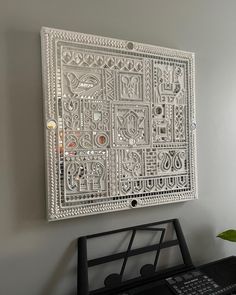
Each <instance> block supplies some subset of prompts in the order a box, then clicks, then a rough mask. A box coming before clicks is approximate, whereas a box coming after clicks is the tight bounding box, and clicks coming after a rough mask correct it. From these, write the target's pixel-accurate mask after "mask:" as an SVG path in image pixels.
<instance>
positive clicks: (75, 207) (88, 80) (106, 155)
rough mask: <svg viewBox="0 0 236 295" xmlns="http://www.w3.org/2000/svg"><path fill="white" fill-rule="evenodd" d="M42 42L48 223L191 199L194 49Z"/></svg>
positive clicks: (103, 41)
mask: <svg viewBox="0 0 236 295" xmlns="http://www.w3.org/2000/svg"><path fill="white" fill-rule="evenodd" d="M41 44H42V67H43V88H44V116H45V139H46V181H47V196H48V197H47V205H48V209H47V212H48V219H49V220H58V219H65V218H72V217H77V216H85V215H91V214H98V213H105V212H113V211H117V210H125V209H130V208H140V207H145V206H152V205H158V204H167V203H174V202H179V201H186V200H193V199H196V198H197V176H196V119H195V92H194V83H195V69H194V53H190V52H184V51H179V50H173V49H168V48H162V47H157V46H152V45H146V44H141V43H137V42H131V41H125V40H118V39H112V38H106V37H100V36H95V35H87V34H82V33H75V32H70V31H64V30H58V29H52V28H46V27H43V28H42V30H41ZM95 59H96V61H95ZM104 60H105V62H104ZM109 60H110V61H109ZM92 63H93V64H92ZM72 69H73V70H72ZM109 79H110V80H109ZM90 89H91V90H90ZM114 93H115V94H114ZM109 95H110V96H109ZM111 96H112V97H111ZM78 104H79V106H78ZM94 104H95V105H94ZM85 105H86V106H85ZM75 107H76V108H77V109H76V110H77V112H76V114H75V113H73V112H74V111H75ZM92 108H95V109H96V110H99V111H96V112H94V113H92V114H93V117H91V116H90V115H91V114H90V113H91V112H92V111H91V110H92ZM101 108H102V110H101ZM103 108H104V109H105V111H104V110H103ZM86 112H87V113H86ZM89 112H90V113H89ZM85 114H87V117H85ZM89 114H90V115H89ZM104 114H105V115H104ZM160 114H162V115H161V116H160ZM82 115H83V118H82ZM106 115H108V117H107V118H108V119H106V117H105V116H106ZM73 116H74V117H73ZM89 116H90V117H89ZM96 116H97V117H96ZM101 116H103V117H102V118H103V119H104V118H105V119H104V121H102V119H101ZM74 118H76V119H74ZM78 118H79V119H78ZM96 120H97V121H98V123H101V124H103V125H99V127H96V126H98V125H96V124H98V123H97V121H96ZM99 120H100V121H101V122H100V121H99ZM177 120H179V121H177ZM154 121H155V122H154ZM72 123H73V127H71V126H72ZM86 124H87V125H86ZM89 124H90V125H89ZM106 124H107V127H106ZM82 125H83V127H81V126H82ZM154 125H155V126H154ZM68 126H69V127H68ZM78 126H79V127H78ZM92 126H93V128H92ZM94 126H95V127H94ZM108 126H109V127H108ZM73 128H74V129H73ZM86 128H87V129H86ZM89 128H90V129H91V130H92V129H93V130H95V131H93V132H92V131H91V133H89V132H90V129H89ZM99 128H100V129H99ZM178 128H179V129H178ZM85 129H86V130H87V131H84V130H85ZM76 130H78V131H76ZM88 130H89V131H88ZM98 130H102V132H100V131H98ZM137 130H138V131H137ZM157 130H158V131H157ZM76 132H77V133H76ZM83 132H84V134H85V135H86V134H87V136H88V134H90V135H89V136H90V137H89V136H88V137H87V138H90V141H89V144H91V145H92V146H91V147H90V146H89V145H88V148H86V140H85V141H83V146H82V145H81V146H80V145H79V142H82V141H81V137H82V136H83ZM86 132H87V133H86ZM127 134H128V135H127ZM130 134H131V135H132V134H133V135H132V136H131V135H130ZM137 134H138V135H137ZM176 134H179V135H176ZM128 136H130V138H129V137H128ZM138 136H139V137H138ZM68 138H69V139H68ZM91 138H92V139H91ZM72 139H73V140H74V141H73V140H72ZM68 140H71V141H68ZM92 141H93V142H92ZM68 142H69V143H68ZM72 144H73V145H72ZM75 146H76V147H77V149H76V148H74V147H75ZM154 158H155V160H153V159H154ZM95 159H96V160H95ZM147 159H151V160H150V161H149V160H147ZM70 161H71V162H70ZM148 161H149V162H148ZM152 161H153V162H152ZM86 165H87V166H86ZM124 165H125V166H124ZM68 166H69V168H68ZM123 166H124V167H123ZM122 169H123V170H122ZM86 171H87V172H86ZM153 171H154V172H153ZM66 173H67V174H66ZM86 173H87V174H86ZM99 173H100V174H99ZM101 173H102V174H103V176H101ZM104 173H105V174H104ZM122 173H123V174H124V175H121V174H122ZM153 173H154V174H153ZM155 173H156V174H155ZM72 174H73V175H72ZM104 175H105V176H104ZM153 175H154V176H153ZM65 176H66V177H65ZM95 177H99V179H98V180H96V181H95ZM101 177H103V178H101ZM122 177H123V178H122ZM85 178H86V179H85ZM101 179H102V180H101ZM163 181H164V186H163ZM173 183H174V184H173ZM152 185H154V186H152ZM140 188H141V189H140ZM89 189H90V190H92V191H91V192H89ZM124 191H127V193H124Z"/></svg>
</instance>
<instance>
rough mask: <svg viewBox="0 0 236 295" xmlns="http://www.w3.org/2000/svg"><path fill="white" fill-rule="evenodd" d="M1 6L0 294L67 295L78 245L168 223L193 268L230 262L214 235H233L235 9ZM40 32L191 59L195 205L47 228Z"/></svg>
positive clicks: (110, 2) (233, 5)
mask: <svg viewBox="0 0 236 295" xmlns="http://www.w3.org/2000/svg"><path fill="white" fill-rule="evenodd" d="M0 2H1V3H0V4H1V6H0V102H1V106H0V138H1V140H0V151H1V152H0V196H1V198H0V200H1V205H0V237H1V240H0V294H4V295H23V294H24V295H25V294H27V295H28V294H29V295H47V294H48V295H51V294H57V295H60V294H73V291H74V290H75V286H76V281H75V242H74V241H75V239H76V238H77V237H78V236H80V235H84V234H90V233H95V232H98V231H105V230H110V229H114V228H120V227H123V226H131V225H136V224H141V223H147V222H153V221H156V220H162V219H166V218H174V217H178V218H180V221H181V224H182V226H183V229H184V232H185V234H186V238H187V242H188V244H189V247H190V251H191V254H192V257H193V260H194V262H195V263H196V264H199V263H203V262H205V261H209V260H213V259H216V258H220V257H224V256H227V255H232V254H234V253H235V251H236V245H235V244H229V243H227V242H223V241H220V240H217V239H216V238H215V236H216V234H217V233H218V232H219V231H222V230H224V229H226V228H229V227H236V221H235V207H236V199H235V197H236V173H235V171H236V159H235V151H236V139H235V134H236V132H235V129H236V128H235V127H236V116H235V114H236V99H235V96H236V87H235V85H236V37H235V32H236V17H235V12H236V2H235V1H234V0H225V1H221V0H178V1H176V0H143V1H142V0H93V1H92V0H76V1H75V0H74V1H72V0H68V1H61V0H47V1H45V0H41V1H36V0H21V1H18V0H8V1H3V0H1V1H0ZM41 26H49V27H56V28H61V29H68V30H74V31H80V32H84V33H92V34H97V35H104V36H109V37H115V38H121V39H128V40H134V41H139V42H144V43H150V44H156V45H159V46H165V47H171V48H177V49H182V50H186V51H193V52H195V53H196V102H197V121H198V170H199V200H198V201H193V202H187V203H182V204H176V205H165V206H159V207H152V208H145V209H137V210H130V211H125V212H117V213H113V214H103V215H98V216H91V217H83V218H77V219H73V220H66V221H60V222H54V223H47V221H46V218H45V183H44V142H43V115H42V82H41V60H40V38H39V31H40V28H41ZM73 259H74V260H73Z"/></svg>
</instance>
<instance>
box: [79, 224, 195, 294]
mask: <svg viewBox="0 0 236 295" xmlns="http://www.w3.org/2000/svg"><path fill="white" fill-rule="evenodd" d="M167 224H172V225H173V228H174V231H175V233H176V238H175V239H172V240H168V241H163V239H164V235H165V231H166V229H165V228H164V227H163V226H164V225H167ZM138 231H154V232H156V231H158V232H160V239H159V242H158V243H156V244H154V245H149V246H145V247H140V248H135V249H132V244H133V241H134V239H135V235H136V233H137V232H138ZM121 232H130V234H131V235H130V240H129V243H128V247H127V250H126V251H124V252H119V253H116V254H112V255H107V256H103V257H98V258H95V259H91V260H88V259H87V240H89V239H98V238H100V237H104V236H110V235H114V234H118V233H121ZM174 246H179V248H180V252H181V255H182V259H183V264H181V265H178V266H175V267H171V268H167V269H165V270H161V271H158V270H157V269H156V268H157V263H158V258H159V254H160V251H161V250H162V249H166V248H170V247H174ZM153 251H155V252H156V255H155V259H154V262H153V264H146V265H144V266H143V267H142V268H141V270H140V274H141V275H140V276H139V277H137V278H134V279H130V280H127V281H123V274H124V271H125V267H126V263H127V260H128V258H129V257H132V256H135V255H140V254H144V253H147V252H153ZM120 259H123V263H122V266H121V269H120V272H119V273H116V274H115V273H113V274H110V275H109V276H107V277H106V279H105V281H104V287H103V288H100V289H96V290H93V291H89V283H88V269H89V268H90V267H94V266H97V265H101V264H104V263H108V262H112V261H115V260H120ZM191 268H193V263H192V259H191V257H190V254H189V250H188V247H187V244H186V241H185V238H184V235H183V232H182V229H181V226H180V223H179V220H178V219H170V220H164V221H160V222H154V223H149V224H142V225H138V226H133V227H127V228H122V229H118V230H113V231H108V232H103V233H98V234H94V235H89V236H83V237H80V238H78V266H77V295H95V294H104V295H106V294H107V295H108V294H109V295H110V294H117V292H122V291H124V290H127V288H134V287H137V286H140V285H142V284H146V283H149V282H152V281H154V280H156V279H157V278H158V279H160V278H161V277H164V276H166V275H168V273H171V274H173V273H178V272H180V271H186V270H188V269H191Z"/></svg>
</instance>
